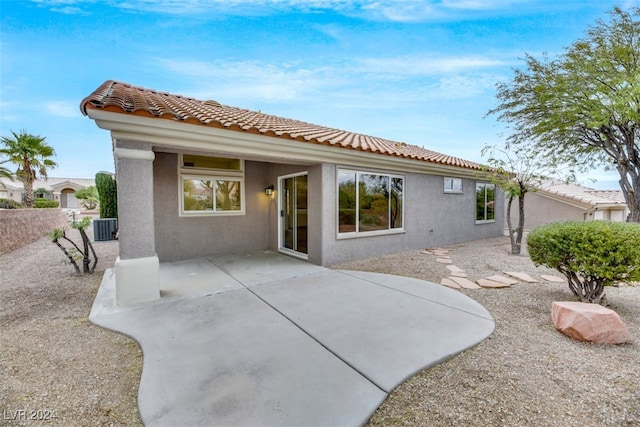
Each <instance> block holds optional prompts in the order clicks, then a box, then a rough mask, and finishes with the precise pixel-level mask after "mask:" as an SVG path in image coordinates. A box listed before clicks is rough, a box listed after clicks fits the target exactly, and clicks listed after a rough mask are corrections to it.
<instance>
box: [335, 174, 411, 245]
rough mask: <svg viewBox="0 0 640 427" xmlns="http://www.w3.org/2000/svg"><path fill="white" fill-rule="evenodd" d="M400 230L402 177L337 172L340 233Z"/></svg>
mask: <svg viewBox="0 0 640 427" xmlns="http://www.w3.org/2000/svg"><path fill="white" fill-rule="evenodd" d="M403 227H404V177H403V176H399V175H388V174H380V173H371V172H360V171H353V170H346V169H341V170H339V171H338V233H339V234H342V235H348V234H350V235H360V234H372V233H373V234H384V233H388V232H393V231H402V230H403Z"/></svg>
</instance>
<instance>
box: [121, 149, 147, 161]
mask: <svg viewBox="0 0 640 427" xmlns="http://www.w3.org/2000/svg"><path fill="white" fill-rule="evenodd" d="M113 157H115V158H116V159H130V160H151V161H154V160H155V158H156V155H155V153H154V152H153V151H145V150H134V149H131V148H121V147H118V148H114V150H113Z"/></svg>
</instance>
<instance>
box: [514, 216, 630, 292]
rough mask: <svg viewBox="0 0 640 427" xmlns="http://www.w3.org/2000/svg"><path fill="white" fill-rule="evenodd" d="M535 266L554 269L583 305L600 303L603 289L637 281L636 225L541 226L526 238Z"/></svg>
mask: <svg viewBox="0 0 640 427" xmlns="http://www.w3.org/2000/svg"><path fill="white" fill-rule="evenodd" d="M527 248H528V250H529V256H530V257H531V260H532V261H533V262H534V263H535V264H536V265H545V266H547V267H549V268H555V269H556V270H558V271H559V272H560V273H562V274H563V275H564V276H565V277H566V278H567V280H568V282H569V288H570V289H571V292H573V294H574V295H575V296H576V297H577V298H578V299H579V300H580V301H583V302H591V303H600V300H601V299H602V297H603V294H604V287H605V286H611V285H614V284H616V283H617V282H628V281H637V280H640V224H634V223H621V222H605V221H589V222H581V221H569V222H561V223H554V224H549V225H544V226H542V227H538V228H536V229H534V230H532V231H531V232H530V233H529V235H528V237H527Z"/></svg>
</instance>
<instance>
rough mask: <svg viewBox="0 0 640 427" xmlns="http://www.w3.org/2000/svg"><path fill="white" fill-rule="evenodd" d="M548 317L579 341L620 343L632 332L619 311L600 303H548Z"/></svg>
mask: <svg viewBox="0 0 640 427" xmlns="http://www.w3.org/2000/svg"><path fill="white" fill-rule="evenodd" d="M551 320H552V321H553V325H554V326H555V327H556V329H557V330H559V331H560V332H562V333H563V334H565V335H567V336H569V337H571V338H575V339H577V340H580V341H588V342H594V343H600V344H622V343H624V342H628V341H631V334H630V333H629V330H628V329H627V326H626V325H625V324H624V323H623V322H622V320H621V319H620V316H618V313H616V312H615V311H613V310H610V309H608V308H606V307H603V306H601V305H600V304H589V303H586V302H575V301H560V302H554V303H553V304H552V305H551Z"/></svg>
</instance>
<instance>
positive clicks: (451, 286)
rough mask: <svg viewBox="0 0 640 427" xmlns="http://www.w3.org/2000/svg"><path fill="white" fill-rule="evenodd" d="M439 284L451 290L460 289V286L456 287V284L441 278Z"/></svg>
mask: <svg viewBox="0 0 640 427" xmlns="http://www.w3.org/2000/svg"><path fill="white" fill-rule="evenodd" d="M440 284H441V285H444V286H448V287H450V288H453V289H460V288H462V286H460V285H458V284H457V283H456V282H454V281H453V280H451V279H447V278H446V277H443V278H442V280H440Z"/></svg>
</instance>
